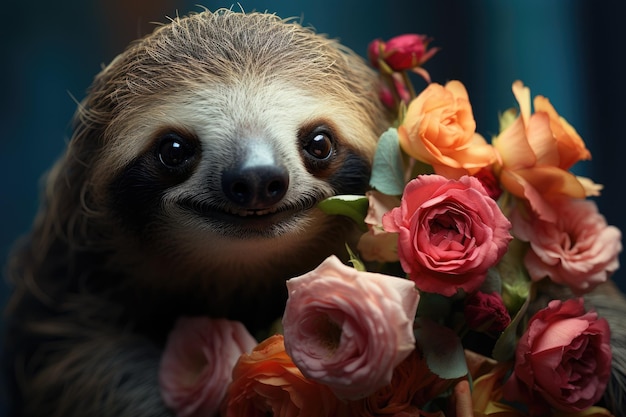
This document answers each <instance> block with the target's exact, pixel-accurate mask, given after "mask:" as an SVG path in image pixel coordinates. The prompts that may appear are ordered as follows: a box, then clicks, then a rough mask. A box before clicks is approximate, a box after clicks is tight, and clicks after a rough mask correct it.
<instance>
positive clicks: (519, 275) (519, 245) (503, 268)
mask: <svg viewBox="0 0 626 417" xmlns="http://www.w3.org/2000/svg"><path fill="white" fill-rule="evenodd" d="M528 246H529V245H528V243H526V242H522V241H521V240H519V239H517V238H514V239H513V240H512V241H511V242H510V243H509V250H508V251H507V252H506V253H505V254H504V256H503V257H502V259H501V260H500V262H498V264H497V265H496V267H495V269H496V270H497V272H498V273H499V275H500V278H501V279H502V300H503V301H504V305H506V307H507V309H508V310H509V311H510V312H513V313H514V312H516V311H517V310H519V309H520V307H521V306H522V304H524V302H525V301H526V299H527V298H528V291H529V288H530V277H529V275H528V271H527V270H526V267H525V266H524V256H525V254H526V251H527V250H528Z"/></svg>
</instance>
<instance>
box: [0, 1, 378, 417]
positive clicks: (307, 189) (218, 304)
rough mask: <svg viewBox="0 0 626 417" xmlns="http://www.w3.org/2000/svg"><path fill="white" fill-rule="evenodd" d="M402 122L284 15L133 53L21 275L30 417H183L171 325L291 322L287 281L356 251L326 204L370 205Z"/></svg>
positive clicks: (77, 152)
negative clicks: (172, 386)
mask: <svg viewBox="0 0 626 417" xmlns="http://www.w3.org/2000/svg"><path fill="white" fill-rule="evenodd" d="M388 123H389V120H388V117H387V114H386V113H385V112H384V110H383V109H382V108H381V106H380V104H379V102H378V99H377V77H376V75H375V74H374V73H373V72H372V71H371V70H369V69H368V68H367V66H366V65H365V64H364V62H363V61H362V59H361V58H359V57H358V56H356V55H355V54H354V53H352V52H350V51H348V50H346V49H345V48H343V47H341V46H340V45H339V44H338V43H336V42H335V41H332V40H329V39H327V38H325V37H323V36H320V35H316V34H315V33H314V32H312V31H311V30H308V29H305V28H303V27H301V26H300V25H298V24H295V23H289V22H285V21H283V20H281V19H279V18H277V17H276V16H273V15H267V14H257V13H252V14H243V13H233V12H230V11H219V12H216V13H210V12H203V13H199V14H194V15H191V16H188V17H185V18H181V19H175V20H173V21H172V22H171V23H169V24H167V25H164V26H161V27H159V28H157V30H155V32H154V33H153V34H151V35H149V36H147V37H146V38H144V39H141V40H138V41H137V42H135V43H133V44H131V45H130V46H129V48H128V49H127V50H126V51H125V52H124V53H122V54H121V55H119V56H118V57H117V58H116V59H115V60H114V61H113V62H112V63H111V64H110V65H108V66H107V67H106V68H104V69H103V71H102V72H101V73H100V74H98V76H97V77H96V78H95V80H94V83H93V84H92V86H91V88H90V90H89V92H88V95H87V97H86V98H85V100H84V101H83V102H82V103H81V105H80V106H79V109H78V111H77V114H76V118H75V123H74V132H73V137H72V139H71V141H70V143H69V145H68V149H67V151H66V153H65V154H64V155H63V156H62V158H61V159H60V160H59V161H58V162H57V164H56V165H55V166H54V167H53V169H52V171H51V172H50V174H49V176H48V179H47V183H46V189H45V195H44V198H43V204H42V209H41V211H40V213H39V215H38V217H37V219H36V220H35V224H34V227H33V231H32V232H31V234H30V235H29V236H28V238H27V239H26V241H25V242H24V243H23V244H22V245H21V246H20V247H18V248H17V249H16V252H15V255H14V257H13V258H12V260H11V265H10V277H11V279H12V280H13V283H14V286H15V293H14V295H13V297H12V299H11V301H10V304H9V307H8V318H7V328H8V333H7V343H6V344H7V347H6V350H7V352H6V353H7V358H8V359H7V361H6V366H7V368H8V371H9V374H10V375H11V382H12V385H14V386H15V387H16V390H15V391H14V392H13V393H12V394H11V395H12V396H13V397H14V398H15V400H16V401H15V409H14V410H12V411H14V412H15V415H25V416H26V415H28V416H37V415H45V416H78V415H80V416H85V415H88V416H109V415H110V416H127V415H128V416H135V417H141V416H165V415H170V412H169V411H168V410H167V409H165V407H164V405H163V404H162V401H161V398H160V396H159V391H158V383H157V372H158V363H159V359H160V353H161V349H162V347H163V343H164V341H165V338H166V337H167V334H168V332H169V330H170V329H171V327H172V325H173V323H174V321H175V320H176V319H177V318H178V317H180V316H183V315H198V314H203V315H210V316H213V317H228V318H231V319H236V320H241V321H243V322H244V323H245V324H246V325H247V326H248V328H249V329H250V330H251V331H252V332H254V331H256V330H258V329H261V328H263V327H264V326H267V325H268V324H269V323H271V321H272V320H274V319H276V318H278V317H279V315H280V313H281V312H282V311H283V308H284V302H285V298H286V292H285V285H284V281H285V280H286V279H288V278H290V277H292V276H295V275H298V274H301V273H304V272H306V271H307V270H310V269H312V268H314V267H315V266H317V265H318V264H319V263H320V262H321V261H322V260H323V259H324V258H325V257H327V256H328V255H330V254H333V253H334V254H339V255H341V254H344V253H345V249H344V244H345V243H346V242H350V241H353V239H355V238H356V230H355V229H354V225H352V224H351V223H349V222H348V221H347V220H345V219H343V218H340V217H328V216H326V215H325V214H323V213H322V212H321V211H319V209H317V208H316V207H315V206H316V204H317V203H318V202H319V201H321V200H322V199H324V198H327V197H329V196H331V195H334V194H341V193H359V192H363V191H365V190H366V188H367V184H368V179H369V171H370V164H371V160H372V157H373V152H374V149H375V145H376V140H377V138H378V136H379V134H380V133H381V132H382V131H383V130H384V129H385V128H386V126H387V125H388Z"/></svg>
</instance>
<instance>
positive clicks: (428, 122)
mask: <svg viewBox="0 0 626 417" xmlns="http://www.w3.org/2000/svg"><path fill="white" fill-rule="evenodd" d="M398 135H399V140H400V146H401V147H402V149H403V150H404V151H405V152H406V153H407V154H409V155H410V156H412V157H413V158H415V159H418V160H420V161H422V162H425V163H427V164H430V165H432V166H433V168H434V170H435V172H436V173H437V174H441V175H444V176H446V177H449V178H458V177H460V176H462V175H465V174H474V173H476V172H478V171H479V170H480V169H481V168H483V167H486V166H488V165H490V164H492V163H493V162H494V161H495V160H496V153H495V150H494V149H493V148H492V146H491V145H489V144H488V143H487V142H486V141H485V139H484V138H483V137H482V136H480V135H479V134H477V133H476V122H475V120H474V115H473V113H472V106H471V105H470V101H469V97H468V95H467V90H466V89H465V86H464V85H463V84H462V83H461V82H459V81H450V82H448V83H447V84H446V85H445V87H444V86H442V85H440V84H437V83H432V84H430V85H429V86H428V87H426V88H425V89H424V90H423V91H422V92H421V93H420V94H419V95H418V96H417V97H416V98H415V99H414V100H413V101H411V103H410V104H409V107H408V109H407V112H406V116H405V119H404V121H403V122H402V124H401V125H400V127H399V128H398Z"/></svg>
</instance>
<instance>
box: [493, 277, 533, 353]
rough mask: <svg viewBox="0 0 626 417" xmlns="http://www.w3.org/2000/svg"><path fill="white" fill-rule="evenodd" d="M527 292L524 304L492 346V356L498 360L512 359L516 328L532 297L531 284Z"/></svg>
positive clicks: (524, 314)
mask: <svg viewBox="0 0 626 417" xmlns="http://www.w3.org/2000/svg"><path fill="white" fill-rule="evenodd" d="M529 287H530V289H529V294H528V296H527V297H526V300H525V301H524V304H522V306H521V307H520V309H519V311H518V312H517V314H515V317H513V320H511V323H510V324H509V325H508V326H507V328H506V329H504V331H503V332H502V334H501V335H500V337H499V338H498V340H497V341H496V344H495V346H494V347H493V352H492V356H493V358H494V359H495V360H497V361H498V362H506V361H509V360H512V359H513V357H514V356H515V349H516V347H517V329H518V327H519V325H520V323H521V322H522V319H523V318H524V317H525V316H526V311H527V310H528V306H529V305H530V300H531V299H532V298H533V297H532V295H533V286H532V285H529Z"/></svg>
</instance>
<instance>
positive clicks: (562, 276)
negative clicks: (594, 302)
mask: <svg viewBox="0 0 626 417" xmlns="http://www.w3.org/2000/svg"><path fill="white" fill-rule="evenodd" d="M552 207H553V209H554V210H555V213H556V215H557V219H556V221H555V222H547V221H543V220H540V219H539V218H538V217H537V216H535V215H532V214H531V216H532V218H531V219H527V218H525V217H523V216H522V213H521V212H520V211H517V210H516V211H514V212H513V214H512V217H511V219H512V222H513V233H514V234H515V235H516V236H517V237H519V239H521V240H523V241H527V242H530V247H531V249H530V250H529V251H528V252H527V255H526V257H525V259H524V264H525V266H526V268H527V269H528V273H529V274H530V276H531V278H532V279H533V280H534V281H538V280H540V279H543V278H545V277H549V278H550V279H551V280H552V281H554V282H556V283H558V284H563V285H567V286H569V287H570V288H571V289H572V291H574V292H575V293H576V294H583V293H586V292H589V291H591V290H592V289H593V288H595V287H596V286H597V285H598V284H601V283H603V282H605V281H606V280H607V279H608V278H609V276H610V275H611V274H612V273H613V272H614V271H615V270H617V269H618V268H619V258H618V255H619V253H620V252H621V250H622V243H621V239H622V235H621V232H620V230H619V229H618V228H616V227H614V226H607V223H606V220H605V218H604V216H602V215H601V214H600V213H598V208H597V206H596V204H595V202H593V201H592V200H581V199H570V198H561V199H555V200H554V201H553V204H552Z"/></svg>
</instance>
